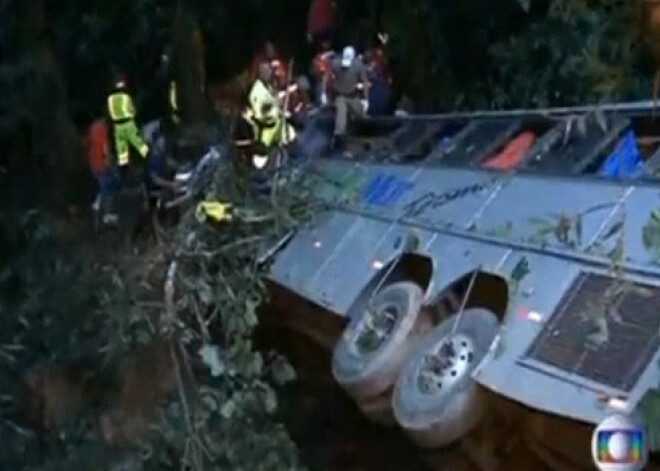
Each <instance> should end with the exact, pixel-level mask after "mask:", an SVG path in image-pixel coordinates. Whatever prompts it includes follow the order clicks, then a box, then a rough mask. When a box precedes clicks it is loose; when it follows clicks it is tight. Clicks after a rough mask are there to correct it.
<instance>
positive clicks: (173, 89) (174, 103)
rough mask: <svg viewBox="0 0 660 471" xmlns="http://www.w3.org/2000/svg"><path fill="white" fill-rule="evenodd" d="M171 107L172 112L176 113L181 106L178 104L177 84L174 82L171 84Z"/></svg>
mask: <svg viewBox="0 0 660 471" xmlns="http://www.w3.org/2000/svg"><path fill="white" fill-rule="evenodd" d="M170 106H171V107H172V111H174V113H177V112H178V111H179V105H178V104H177V94H176V83H175V82H174V80H172V81H171V82H170Z"/></svg>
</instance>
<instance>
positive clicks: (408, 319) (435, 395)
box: [332, 282, 499, 448]
mask: <svg viewBox="0 0 660 471" xmlns="http://www.w3.org/2000/svg"><path fill="white" fill-rule="evenodd" d="M423 298H424V293H423V292H422V290H421V288H420V287H419V286H418V285H417V284H415V283H411V282H399V283H393V284H390V285H388V286H386V287H385V288H383V289H382V290H381V291H379V292H378V293H377V294H376V295H375V296H374V298H373V300H372V302H371V303H370V308H367V309H365V310H363V311H362V312H360V313H358V314H356V315H355V316H354V317H353V318H352V319H351V321H350V323H349V325H348V327H347V328H346V330H345V332H344V335H343V336H342V338H341V340H340V341H339V343H338V344H337V345H336V347H335V349H334V353H333V358H332V372H333V376H334V377H335V379H336V380H337V382H338V383H339V384H340V385H341V386H342V387H343V388H344V390H345V391H346V392H347V393H348V394H349V395H350V396H351V397H352V398H353V399H354V400H355V401H356V403H357V404H358V406H359V407H360V409H361V410H362V412H363V413H364V414H365V415H366V416H367V417H368V418H370V419H371V420H372V421H374V422H377V423H381V424H398V425H399V426H401V427H402V428H403V429H404V430H405V431H406V432H407V433H408V435H409V436H410V437H411V439H412V440H413V441H414V442H415V443H416V444H417V445H419V446H421V447H425V448H435V447H440V446H444V445H447V444H449V443H451V442H454V441H456V440H458V439H460V438H462V437H463V436H464V435H466V434H467V433H469V432H470V431H471V430H472V429H473V428H474V427H475V426H476V425H477V424H478V423H479V421H480V419H481V416H482V412H483V407H482V405H481V401H480V398H479V395H478V391H477V386H476V383H475V382H474V380H473V379H472V377H471V374H472V372H473V371H474V368H475V367H476V365H477V364H478V363H479V362H480V361H481V359H482V358H483V357H484V356H485V355H486V353H487V351H488V348H489V347H490V344H491V343H492V341H493V339H494V338H495V336H496V335H497V331H498V329H499V322H498V319H497V317H496V316H495V315H494V314H493V313H491V312H490V311H488V310H485V309H467V310H465V311H464V312H463V314H462V315H461V318H460V320H459V321H458V322H456V319H457V316H456V315H454V316H450V317H448V318H446V319H444V320H443V321H442V322H440V323H439V324H438V325H437V326H435V327H433V325H432V321H431V317H430V315H429V313H428V311H427V310H426V309H424V308H423V307H422V303H423Z"/></svg>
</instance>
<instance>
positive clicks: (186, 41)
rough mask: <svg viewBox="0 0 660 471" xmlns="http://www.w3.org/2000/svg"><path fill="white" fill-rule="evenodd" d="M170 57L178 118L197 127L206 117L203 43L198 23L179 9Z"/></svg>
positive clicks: (182, 9)
mask: <svg viewBox="0 0 660 471" xmlns="http://www.w3.org/2000/svg"><path fill="white" fill-rule="evenodd" d="M173 56H174V57H173V66H174V71H173V72H174V73H173V76H174V79H175V81H176V83H177V100H178V106H179V110H180V113H181V118H182V120H183V121H184V123H186V124H190V125H195V124H200V123H202V122H204V121H205V118H206V117H207V103H206V98H205V92H204V90H205V81H206V77H205V68H204V44H203V39H202V34H201V31H200V28H199V26H198V24H197V22H196V21H195V20H194V18H193V17H192V15H191V14H190V13H189V12H188V11H187V10H185V9H184V8H182V7H179V8H178V9H177V13H176V16H175V19H174V47H173Z"/></svg>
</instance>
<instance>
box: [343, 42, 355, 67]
mask: <svg viewBox="0 0 660 471" xmlns="http://www.w3.org/2000/svg"><path fill="white" fill-rule="evenodd" d="M353 59H355V48H354V47H353V46H346V47H345V48H344V51H343V52H342V53H341V65H342V67H349V66H350V65H351V64H352V63H353Z"/></svg>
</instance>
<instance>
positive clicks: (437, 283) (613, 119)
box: [269, 103, 660, 470]
mask: <svg viewBox="0 0 660 471" xmlns="http://www.w3.org/2000/svg"><path fill="white" fill-rule="evenodd" d="M319 126H320V127H319V128H317V129H316V130H315V131H308V132H316V134H315V136H316V138H315V139H314V142H315V144H314V145H315V146H317V148H315V150H314V152H319V147H318V136H323V132H324V131H323V129H322V125H319ZM360 128H361V129H363V130H364V129H368V130H369V131H368V132H363V133H362V134H361V133H360V131H359V129H360ZM319 129H320V130H319ZM354 130H355V134H354V136H353V142H352V143H351V144H350V146H352V149H353V150H352V156H353V160H346V159H342V158H340V157H339V156H333V155H330V156H328V158H325V159H323V158H321V159H315V160H313V161H312V163H311V164H310V165H311V168H310V172H309V175H313V177H310V178H315V179H316V180H317V184H316V185H315V188H316V196H317V197H318V198H320V199H322V200H324V201H326V202H328V203H330V205H331V209H330V210H328V211H327V212H325V213H323V214H321V215H319V216H318V218H316V219H315V221H314V222H313V223H312V224H310V225H308V226H306V227H301V228H299V230H298V231H297V232H296V233H295V234H293V235H292V236H291V237H289V238H287V240H286V241H282V242H281V243H279V244H278V246H277V252H276V254H275V255H274V258H273V261H272V264H271V266H270V272H269V277H270V279H271V280H272V282H273V283H274V285H275V286H276V287H277V289H280V290H283V291H284V292H286V293H291V294H293V295H295V296H294V297H292V298H286V297H284V298H283V299H304V300H307V301H308V302H311V303H313V304H314V305H317V306H321V307H322V308H323V312H324V313H323V314H318V313H319V312H320V311H319V310H316V311H313V312H315V313H316V314H314V315H315V316H318V317H315V318H309V317H308V318H305V315H303V314H296V313H295V312H296V310H295V306H293V305H292V304H286V310H284V311H283V312H284V313H285V315H284V318H283V319H282V322H285V323H287V325H288V326H289V327H291V328H292V329H296V330H298V331H299V332H302V333H303V334H304V335H306V336H308V337H310V338H312V339H314V340H315V341H317V342H319V343H321V344H323V345H325V346H326V347H328V348H332V349H333V358H332V374H333V376H334V378H335V379H336V381H337V382H338V383H339V384H340V385H341V386H342V387H343V388H344V390H345V391H346V392H347V393H348V394H349V395H350V396H351V397H352V398H353V399H354V400H355V401H356V402H357V404H358V406H359V408H360V410H361V411H362V412H363V413H364V414H365V415H367V417H369V418H370V419H371V420H373V421H374V422H376V423H379V424H383V425H390V426H391V425H394V426H399V427H401V428H403V429H404V430H405V432H406V433H407V434H408V435H409V437H410V438H411V440H412V441H413V442H414V443H415V444H417V445H418V446H419V447H421V448H423V449H442V448H443V447H446V446H449V445H451V444H455V443H462V444H464V445H465V446H464V447H463V448H465V449H467V450H470V453H471V456H472V458H473V461H474V462H476V463H478V465H479V467H480V468H481V469H504V467H506V465H502V464H501V463H502V459H501V456H499V454H500V453H501V450H502V449H504V445H503V443H502V442H499V441H498V440H506V439H509V438H511V437H512V436H514V435H516V436H522V438H523V440H524V441H525V442H526V443H527V444H528V445H529V447H530V449H532V450H534V454H535V455H536V456H537V457H540V458H541V460H542V461H543V462H544V463H545V464H546V465H547V466H550V467H551V468H552V469H560V470H568V469H593V462H592V458H591V433H592V430H593V428H594V426H595V425H596V424H598V423H599V422H600V421H601V420H603V419H604V418H605V417H607V416H608V415H610V414H612V413H616V412H621V413H625V414H629V415H636V416H639V417H641V419H642V420H643V421H644V423H645V424H646V426H647V437H648V438H649V440H650V447H651V449H652V451H658V447H659V443H658V429H659V428H660V418H658V416H653V414H652V412H649V411H650V410H652V409H653V406H654V405H655V404H657V401H658V399H657V395H656V394H657V393H656V391H657V388H658V387H659V385H660V337H659V336H660V311H659V309H660V265H659V262H660V184H659V183H658V182H657V181H656V180H655V178H654V176H653V175H654V172H655V168H656V166H657V164H658V161H659V160H660V157H659V156H660V148H659V145H660V121H659V122H658V123H657V124H656V123H655V121H654V120H653V118H652V117H651V113H650V108H649V104H648V103H642V104H630V105H616V106H611V107H604V108H601V109H599V110H597V111H594V110H593V109H589V108H573V109H561V110H546V111H544V112H540V111H521V112H509V113H477V114H458V115H456V114H454V115H439V116H430V117H410V118H398V119H389V120H384V121H381V122H376V121H374V122H367V123H360V124H359V125H356V127H355V128H354ZM523 133H527V134H524V135H525V136H526V137H525V138H524V139H520V138H519V137H520V136H521V135H523ZM530 135H531V136H530ZM512 142H515V144H512ZM497 159H499V160H500V162H499V164H494V163H493V162H497ZM489 162H490V163H489ZM283 302H285V303H286V301H283ZM493 427H497V429H498V430H499V432H498V435H499V437H497V438H496V439H495V441H492V440H491V442H490V443H489V444H487V443H485V442H486V441H488V440H487V439H486V438H485V437H486V435H487V433H486V432H487V431H488V429H492V428H493ZM561 427H565V429H566V431H565V433H563V432H562V433H559V432H558V430H559V428H561ZM562 437H563V439H562ZM498 450H499V451H498ZM498 463H500V465H499V468H498ZM649 466H653V465H652V464H650V465H649ZM656 466H657V465H656ZM649 469H651V468H649ZM652 469H657V468H652Z"/></svg>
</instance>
